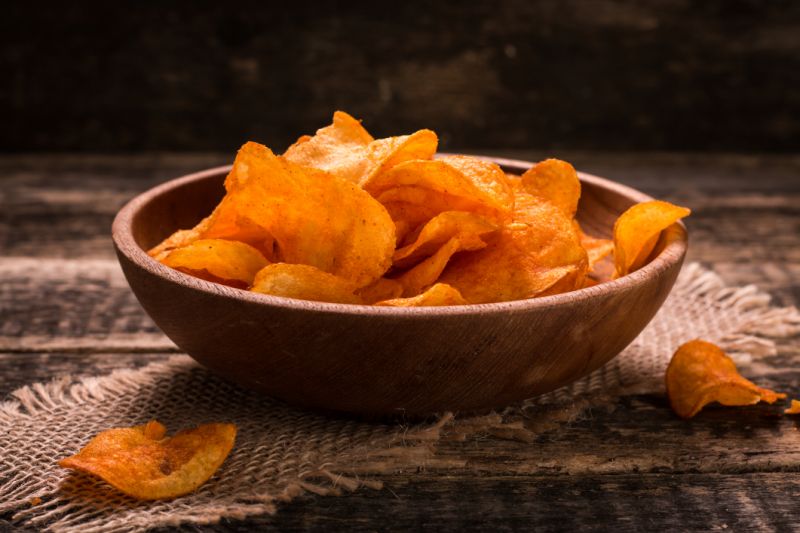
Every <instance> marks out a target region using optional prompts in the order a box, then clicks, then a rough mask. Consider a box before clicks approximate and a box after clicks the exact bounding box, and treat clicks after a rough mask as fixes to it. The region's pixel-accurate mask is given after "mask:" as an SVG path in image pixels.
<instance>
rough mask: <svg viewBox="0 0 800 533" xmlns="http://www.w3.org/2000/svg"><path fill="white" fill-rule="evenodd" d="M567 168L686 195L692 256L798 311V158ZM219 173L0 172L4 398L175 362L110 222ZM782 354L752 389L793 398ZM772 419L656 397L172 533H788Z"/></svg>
mask: <svg viewBox="0 0 800 533" xmlns="http://www.w3.org/2000/svg"><path fill="white" fill-rule="evenodd" d="M500 155H506V156H509V157H518V158H520V157H521V158H525V159H539V158H541V156H543V155H545V154H544V153H541V152H539V153H537V152H530V151H527V152H522V153H519V152H518V153H509V152H505V153H503V154H500ZM556 155H562V156H563V154H556ZM570 160H572V161H575V162H576V163H577V164H578V166H579V168H582V169H583V170H589V171H592V172H595V173H597V174H601V175H609V176H613V177H615V178H620V179H621V180H622V181H623V182H625V183H628V184H631V185H633V186H636V187H639V188H642V189H643V190H645V191H646V192H649V193H651V194H655V195H657V196H660V197H662V198H666V199H671V200H675V201H679V198H685V199H686V200H685V203H687V204H688V205H690V206H691V207H692V208H693V209H694V211H695V213H694V214H693V216H692V217H691V219H690V220H689V221H688V224H689V226H690V230H691V238H692V242H691V247H690V256H689V257H690V259H695V260H702V261H704V262H705V263H706V264H709V265H711V266H713V267H714V268H715V269H716V270H717V271H718V272H720V273H721V275H722V276H723V278H724V279H725V280H726V281H727V282H728V283H734V284H737V285H743V284H748V283H755V284H757V285H759V286H760V287H762V288H765V289H766V290H768V291H769V292H771V293H772V294H773V295H774V296H775V297H776V300H777V301H778V302H779V303H781V304H783V305H793V304H794V305H797V304H798V303H800V266H799V265H800V262H798V261H797V256H796V253H797V250H798V249H800V231H797V230H798V224H799V223H800V211H798V208H797V207H796V206H798V205H800V204H798V199H800V198H798V194H800V180H798V179H797V176H798V175H800V157H797V156H781V157H764V156H740V155H700V154H697V155H691V154H635V155H632V154H629V153H619V154H609V153H604V154H597V153H594V154H593V153H573V154H571V155H570ZM225 162H227V158H226V157H221V156H218V155H213V154H212V155H206V154H199V155H142V156H92V155H66V156H47V157H41V156H13V157H12V156H5V157H0V183H1V184H2V185H3V186H2V187H0V204H2V207H3V208H2V209H0V331H1V332H2V335H0V346H2V348H0V397H4V396H5V395H6V394H8V393H9V392H10V391H11V390H13V389H14V388H17V387H19V386H21V385H23V384H26V383H30V382H35V381H42V380H47V379H48V378H49V377H52V376H54V375H59V374H66V373H71V374H86V375H96V374H99V373H105V372H107V371H110V370H112V369H114V368H127V367H132V366H139V365H142V364H146V363H147V362H150V361H155V360H159V359H161V358H164V357H168V356H169V351H170V350H172V349H173V348H172V344H171V343H169V342H168V341H166V340H165V338H164V337H163V336H161V334H160V333H158V332H157V330H156V329H155V328H154V326H153V324H152V322H150V321H149V319H147V318H146V316H145V315H144V313H143V312H142V311H141V309H140V308H139V306H138V304H137V303H136V301H135V299H134V298H133V297H132V295H131V294H130V292H129V290H128V289H127V288H126V284H125V282H124V280H123V279H122V277H121V273H120V271H119V270H117V267H116V264H115V263H116V260H115V259H113V257H112V254H113V251H112V247H111V244H110V241H109V239H108V231H109V226H110V222H111V218H112V216H113V214H114V212H115V210H116V208H117V206H118V205H120V204H121V203H122V202H124V201H125V200H126V199H127V198H128V197H131V196H133V195H134V194H136V193H137V192H139V191H141V190H144V189H145V188H147V187H149V186H151V185H153V184H154V183H157V182H159V181H163V180H164V179H168V178H171V177H173V176H176V175H180V174H182V173H184V172H187V171H192V170H196V169H198V168H204V167H207V166H212V165H215V164H220V163H225ZM48 191H49V193H48ZM111 197H113V202H117V203H116V204H115V205H114V207H112V206H111V203H112V200H110V199H109V198H111ZM98 198H101V199H103V201H98V200H97V199H98ZM706 206H709V209H708V211H707V213H706ZM98 213H99V214H98ZM65 217H66V218H65ZM68 219H71V220H72V221H73V225H72V229H71V230H67V228H66V227H65V224H64V223H65V222H66V221H67V220H68ZM695 221H705V222H703V224H702V225H698V226H695V225H694V224H695ZM11 232H14V233H15V235H14V236H13V239H12V237H11V235H10V233H11ZM751 232H752V233H753V234H754V235H757V237H755V236H754V237H750V236H748V234H749V233H751ZM84 241H88V242H90V244H89V245H87V246H84V245H82V243H83V242H84ZM26 258H30V259H31V260H30V261H28V259H26ZM64 258H72V259H71V260H67V261H65V260H64ZM20 260H24V261H26V262H24V263H20V262H19V261H20ZM98 260H101V261H98ZM14 263H16V266H14ZM70 265H71V266H70ZM23 267H24V268H23ZM11 272H15V274H14V275H13V276H9V273H11ZM78 273H80V274H78ZM38 280H44V283H41V284H40V283H39V282H38ZM87 293H89V294H88V295H87ZM9 324H11V325H13V327H12V326H9ZM28 334H30V337H29V336H28ZM41 339H45V340H46V342H47V343H49V344H46V345H44V346H45V347H44V348H43V347H42V346H43V344H42V342H41ZM156 342H163V343H164V344H163V345H162V346H160V347H159V346H155V345H154V343H156ZM37 346H38V348H37ZM47 346H49V347H47ZM59 346H60V347H61V348H62V349H59ZM112 347H113V349H112ZM778 348H779V352H778V355H777V356H776V357H775V358H771V359H770V360H768V361H765V362H764V363H763V364H761V365H757V366H754V367H750V369H749V370H748V372H749V373H748V377H750V378H752V379H755V380H756V381H757V382H758V383H759V384H763V385H765V386H769V387H772V388H776V389H778V390H785V391H787V392H789V393H790V395H792V396H794V397H798V395H800V388H798V383H800V375H798V371H797V368H800V365H798V363H800V345H799V344H798V340H797V339H789V340H786V341H783V342H781V343H780V344H779V346H778ZM158 352H164V353H158ZM774 412H775V409H774V408H771V407H768V406H765V407H756V408H743V409H735V410H729V409H723V408H709V409H707V410H704V411H703V412H702V413H701V414H700V415H698V417H697V418H695V419H693V420H692V421H689V422H684V421H681V420H679V419H677V418H676V417H674V416H673V415H672V414H671V412H670V411H669V409H668V406H667V403H666V400H665V399H664V398H661V397H656V396H637V397H631V398H627V399H624V400H623V401H621V402H619V403H618V404H616V405H614V406H611V407H608V408H597V409H592V410H591V411H590V412H589V413H587V414H585V415H584V416H582V417H579V418H578V419H577V420H574V421H572V422H569V423H567V424H564V425H563V426H561V427H558V428H555V429H551V430H549V431H547V432H545V433H542V434H540V435H539V437H537V439H536V441H535V442H534V443H532V444H527V443H520V442H515V441H507V440H506V441H503V440H496V439H483V438H480V437H478V438H476V439H470V440H467V441H466V442H445V443H443V444H442V446H441V448H440V453H441V454H443V455H444V456H445V457H455V456H457V455H458V456H464V455H466V456H468V457H469V465H468V468H466V469H463V470H455V471H448V472H444V473H435V472H425V471H420V472H417V471H412V472H400V473H397V474H396V475H392V476H388V477H387V478H385V479H384V481H385V482H386V485H387V489H386V490H383V491H369V490H362V491H359V492H357V493H355V494H352V495H348V496H346V497H342V498H325V497H317V496H309V497H304V498H302V499H300V500H298V501H295V502H293V503H291V504H289V505H287V506H286V507H285V508H283V509H282V510H281V512H280V513H279V514H278V515H276V516H274V517H269V516H264V517H254V518H251V519H248V520H225V521H223V522H222V523H221V524H219V525H216V526H209V527H186V528H183V529H184V530H187V531H250V530H253V529H279V530H286V531H304V530H309V529H313V530H321V531H329V530H341V529H348V530H354V531H374V530H385V529H394V530H420V529H422V530H426V529H427V530H437V531H464V530H484V529H486V528H487V527H491V528H492V529H497V530H500V531H507V530H519V529H523V530H528V529H537V530H542V531H561V530H564V529H570V530H597V531H606V530H610V529H614V530H617V531H642V530H661V529H663V530H682V531H683V530H711V529H723V526H724V525H727V528H726V529H728V530H746V529H756V530H778V531H791V530H794V529H796V525H797V523H800V512H798V510H797V498H798V493H797V489H796V487H797V486H798V480H800V478H798V475H800V473H799V472H800V457H798V452H797V449H798V445H797V444H798V442H800V441H798V429H797V423H796V421H795V419H793V418H787V417H784V418H779V417H777V416H774ZM476 470H477V472H478V473H475V472H476ZM2 519H5V520H8V519H9V517H8V516H5V517H0V530H5V529H9V528H11V526H10V525H9V523H8V522H3V521H2Z"/></svg>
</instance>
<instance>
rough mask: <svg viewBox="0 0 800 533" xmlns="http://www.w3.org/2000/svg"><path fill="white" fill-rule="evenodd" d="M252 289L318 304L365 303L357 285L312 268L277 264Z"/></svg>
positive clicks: (272, 265) (265, 270) (267, 269)
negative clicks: (357, 291) (357, 293)
mask: <svg viewBox="0 0 800 533" xmlns="http://www.w3.org/2000/svg"><path fill="white" fill-rule="evenodd" d="M250 290H251V291H253V292H260V293H261V294H270V295H272V296H283V297H284V298H297V299H300V300H314V301H316V302H330V303H342V304H360V303H362V302H361V298H359V297H358V296H356V295H355V294H354V291H355V290H356V286H355V284H353V283H352V282H350V281H348V280H346V279H343V278H340V277H338V276H334V275H333V274H328V273H327V272H323V271H322V270H319V269H318V268H314V267H312V266H308V265H290V264H286V263H273V264H271V265H269V266H267V267H265V268H264V269H263V270H261V271H260V272H259V273H258V274H256V279H255V281H253V286H252V287H251V288H250Z"/></svg>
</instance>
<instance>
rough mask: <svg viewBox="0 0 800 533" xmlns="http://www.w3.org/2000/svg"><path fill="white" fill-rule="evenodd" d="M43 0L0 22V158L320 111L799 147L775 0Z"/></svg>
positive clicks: (233, 133)
mask: <svg viewBox="0 0 800 533" xmlns="http://www.w3.org/2000/svg"><path fill="white" fill-rule="evenodd" d="M52 4H53V5H49V6H48V5H47V3H44V4H42V3H39V2H15V3H14V4H12V5H11V6H5V7H4V9H3V16H2V17H0V40H2V48H1V49H0V67H1V68H2V81H1V82H0V113H1V115H0V116H1V117H2V124H3V127H2V128H0V150H2V151H28V150H75V149H78V150H85V151H115V150H139V149H159V150H172V149H180V150H185V149H189V150H209V149H210V150H223V151H226V152H227V151H230V150H232V149H234V148H235V147H237V146H238V145H239V144H240V143H241V142H242V141H244V140H245V139H257V140H261V141H263V142H266V143H268V144H270V145H272V146H274V147H275V148H281V147H283V146H285V145H286V143H288V142H289V141H290V140H291V139H292V137H293V136H295V135H296V134H299V133H302V132H308V131H313V130H314V129H315V128H316V127H318V126H320V125H321V124H323V123H325V122H326V120H327V119H328V117H329V115H330V113H331V111H332V110H333V109H335V108H342V109H346V110H348V111H350V112H351V113H353V114H355V115H357V116H359V117H362V118H364V119H365V121H366V123H367V125H368V127H370V128H371V129H372V130H374V131H375V133H377V134H389V133H397V132H405V131H408V130H411V129H414V128H418V127H422V126H427V127H431V128H433V129H436V130H437V131H438V132H439V133H440V134H441V136H442V138H443V141H444V143H443V144H444V146H445V148H450V149H469V148H520V149H527V148H561V147H568V148H579V149H583V148H588V149H626V150H630V149H669V150H756V151H758V150H763V151H796V150H797V148H798V145H800V143H799V142H798V139H800V89H798V87H800V2H797V1H794V0H772V1H767V0H765V1H755V0H698V1H689V0H653V1H649V2H642V1H634V0H586V1H581V0H541V1H528V0H514V1H506V2H462V1H457V0H442V1H438V2H437V1H430V0H428V1H425V2H420V1H415V0H408V1H403V2H376V1H374V0H373V1H344V0H343V1H341V2H318V3H316V2H286V1H284V2H280V3H276V2H268V1H261V2H233V3H230V2H217V3H215V4H214V5H213V7H210V8H207V9H200V8H198V7H197V6H198V4H188V3H187V4H186V5H184V6H181V7H176V5H177V4H175V3H171V4H170V6H171V7H169V8H163V7H156V3H151V4H148V6H143V5H142V3H134V2H130V3H127V4H125V3H124V2H120V3H118V2H105V3H99V2H97V3H93V4H90V3H86V2H62V3H59V4H55V3H52ZM94 4H96V5H94ZM89 6H92V7H89Z"/></svg>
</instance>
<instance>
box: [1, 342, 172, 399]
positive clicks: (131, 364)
mask: <svg viewBox="0 0 800 533" xmlns="http://www.w3.org/2000/svg"><path fill="white" fill-rule="evenodd" d="M170 355H172V354H165V353H158V352H149V353H144V352H143V353H124V352H120V353H115V352H111V353H110V352H98V353H85V352H7V353H2V352H0V369H2V371H0V401H3V400H5V399H6V398H7V397H8V395H9V394H10V393H11V392H12V391H14V390H16V389H18V388H20V387H23V386H25V385H30V384H31V383H43V382H48V381H51V380H52V379H54V378H58V377H62V376H68V375H71V376H103V375H105V374H109V373H111V372H112V371H114V370H119V369H122V368H138V367H141V366H144V365H146V364H149V363H155V362H158V361H165V360H166V359H167V358H168V357H170Z"/></svg>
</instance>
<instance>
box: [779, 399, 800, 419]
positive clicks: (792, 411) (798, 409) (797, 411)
mask: <svg viewBox="0 0 800 533" xmlns="http://www.w3.org/2000/svg"><path fill="white" fill-rule="evenodd" d="M783 414H785V415H800V401H797V400H792V404H791V405H790V406H789V407H787V408H786V409H784V410H783Z"/></svg>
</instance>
